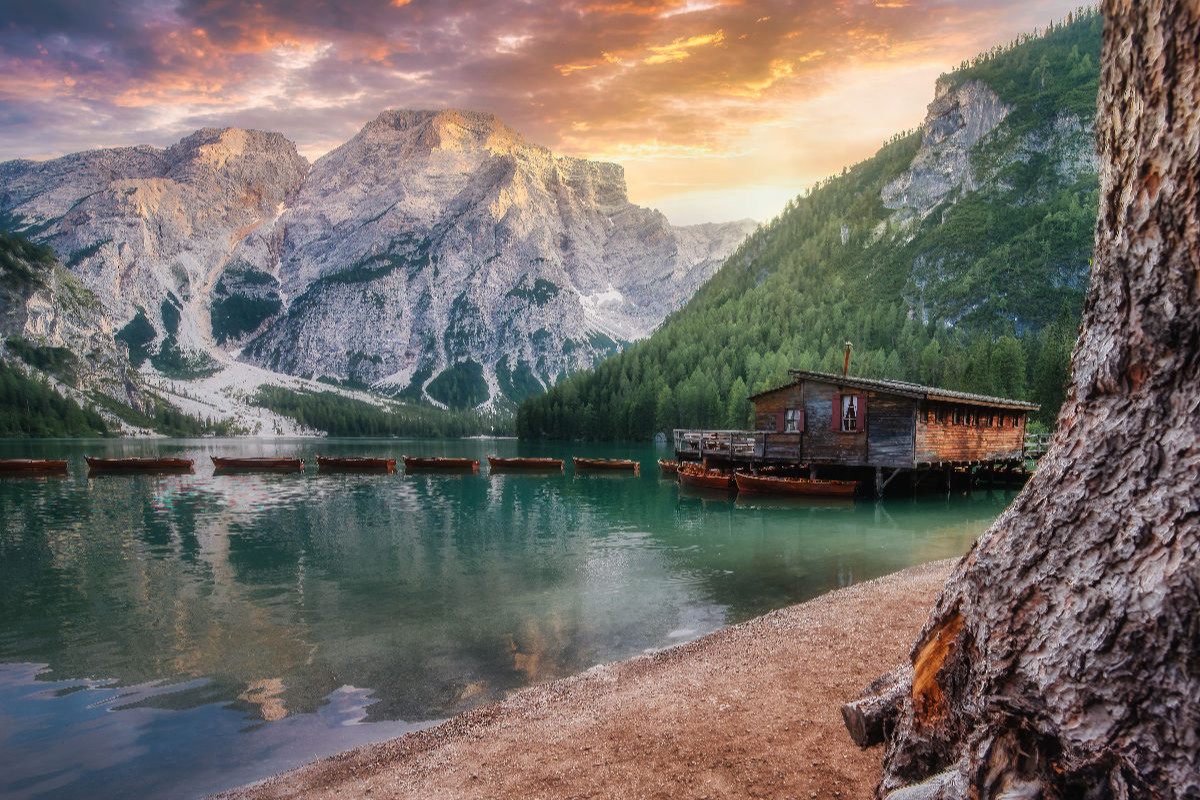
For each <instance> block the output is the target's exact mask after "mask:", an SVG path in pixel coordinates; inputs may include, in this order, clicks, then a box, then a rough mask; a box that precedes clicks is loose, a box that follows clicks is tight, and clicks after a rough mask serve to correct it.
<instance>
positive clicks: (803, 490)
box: [734, 472, 858, 497]
mask: <svg viewBox="0 0 1200 800" xmlns="http://www.w3.org/2000/svg"><path fill="white" fill-rule="evenodd" d="M734 480H735V481H736V482H737V488H738V491H739V492H752V493H758V494H775V495H789V496H792V497H853V496H854V494H855V492H857V491H858V481H822V480H816V479H814V478H776V477H767V476H764V475H748V474H746V473H744V472H739V473H737V474H736V475H734Z"/></svg>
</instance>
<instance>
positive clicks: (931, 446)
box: [675, 370, 1039, 498]
mask: <svg viewBox="0 0 1200 800" xmlns="http://www.w3.org/2000/svg"><path fill="white" fill-rule="evenodd" d="M789 375H790V376H791V380H790V381H789V382H788V383H786V384H784V385H782V386H777V387H775V388H773V389H768V390H767V391H765V392H759V393H758V394H755V395H751V396H750V398H749V399H750V401H751V402H752V403H753V404H754V428H755V429H754V430H753V431H708V430H685V429H677V430H676V431H675V455H676V458H678V459H680V460H681V461H703V462H705V463H706V464H708V465H709V466H714V467H723V468H728V469H743V470H750V471H753V472H757V471H758V470H760V469H764V468H778V469H784V470H790V471H797V472H799V471H803V470H808V474H809V475H810V476H812V477H820V478H848V479H854V480H860V481H863V483H864V486H873V487H874V494H875V496H876V497H877V498H878V497H882V496H883V492H884V490H885V489H886V488H887V487H888V485H889V484H891V483H892V481H893V480H895V479H896V478H897V477H898V476H904V479H906V480H904V482H905V483H906V484H907V485H909V486H912V487H916V486H918V485H920V484H921V482H922V481H926V482H928V480H929V479H930V478H932V477H936V478H937V479H938V485H939V486H943V487H945V488H946V489H949V487H950V485H951V482H952V481H953V480H954V478H955V476H956V475H958V476H961V475H963V474H964V473H972V474H979V475H981V476H986V477H987V478H988V479H989V480H1004V479H1006V478H1008V477H1009V476H1010V475H1012V474H1013V473H1014V472H1016V473H1019V472H1020V471H1022V470H1023V469H1024V464H1025V461H1026V459H1027V458H1030V457H1035V456H1036V455H1037V454H1036V453H1033V454H1031V452H1030V451H1029V450H1027V447H1026V435H1025V423H1026V419H1027V416H1028V414H1029V412H1031V411H1037V410H1038V408H1039V406H1038V405H1037V404H1035V403H1027V402H1024V401H1022V400H1011V399H1008V398H1003V397H988V396H986V395H979V394H970V393H967V392H954V391H950V390H947V389H939V388H937V387H933V386H922V385H920V384H916V383H907V382H904V381H892V380H876V379H870V378H855V377H851V376H848V375H837V374H833V373H826V372H810V371H805V370H791V371H789Z"/></svg>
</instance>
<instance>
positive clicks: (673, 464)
mask: <svg viewBox="0 0 1200 800" xmlns="http://www.w3.org/2000/svg"><path fill="white" fill-rule="evenodd" d="M658 469H659V471H660V472H662V474H663V475H670V476H671V477H675V476H676V475H678V474H679V462H678V461H668V460H667V459H665V458H660V459H659V460H658Z"/></svg>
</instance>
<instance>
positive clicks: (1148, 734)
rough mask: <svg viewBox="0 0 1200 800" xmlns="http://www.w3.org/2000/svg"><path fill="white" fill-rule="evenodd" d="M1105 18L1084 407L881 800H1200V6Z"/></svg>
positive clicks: (973, 573)
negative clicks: (897, 793) (892, 799)
mask: <svg viewBox="0 0 1200 800" xmlns="http://www.w3.org/2000/svg"><path fill="white" fill-rule="evenodd" d="M1103 11H1104V13H1105V16H1106V17H1107V25H1106V30H1105V36H1104V61H1103V73H1102V80H1101V90H1100V103H1099V116H1098V120H1097V126H1096V127H1097V140H1098V148H1099V151H1100V154H1101V161H1102V165H1101V201H1100V215H1099V219H1098V221H1097V226H1096V250H1095V258H1094V264H1093V268H1092V285H1091V289H1090V292H1089V295H1088V300H1087V305H1086V307H1085V310H1084V324H1083V328H1082V332H1081V335H1080V338H1079V342H1078V344H1077V345H1076V349H1075V352H1074V355H1073V359H1072V367H1073V379H1072V386H1071V390H1070V393H1069V396H1068V398H1067V402H1066V404H1065V405H1064V406H1063V409H1062V411H1061V412H1060V415H1059V420H1058V430H1057V433H1056V435H1055V438H1054V442H1053V444H1052V446H1051V450H1050V452H1049V453H1048V454H1047V455H1046V456H1045V457H1044V458H1043V459H1042V463H1041V465H1040V467H1039V468H1038V471H1037V474H1036V475H1035V477H1034V478H1033V480H1032V481H1031V482H1030V484H1029V485H1028V486H1027V487H1026V488H1025V490H1024V491H1023V492H1022V493H1021V494H1020V495H1019V496H1018V497H1017V499H1016V501H1015V502H1014V503H1013V505H1012V507H1011V508H1009V509H1008V511H1006V512H1005V513H1004V514H1003V515H1002V516H1001V517H1000V518H999V519H998V520H997V521H996V523H995V524H994V525H993V526H992V527H991V529H990V530H989V531H988V532H987V533H985V534H984V535H983V536H982V537H981V538H980V539H979V541H978V542H977V543H976V545H975V546H974V547H973V548H972V549H971V551H970V552H969V553H968V554H967V555H966V556H965V557H964V558H963V560H962V561H961V562H960V563H959V565H958V566H957V567H956V569H955V571H954V573H953V574H952V575H951V577H950V579H949V581H948V582H947V584H946V587H945V588H944V589H943V592H942V595H941V596H940V597H939V599H938V600H937V602H936V604H935V606H934V609H933V611H932V613H931V616H930V619H929V621H928V623H927V624H926V626H925V629H924V631H923V632H922V634H921V636H920V637H919V638H918V640H917V642H916V644H915V645H914V647H913V650H912V664H913V678H912V683H911V691H906V692H904V700H903V707H902V709H901V710H900V712H899V714H898V715H897V719H896V721H895V728H894V730H893V732H892V735H891V737H890V739H889V741H888V743H887V751H886V755H885V760H884V770H883V777H882V779H881V782H880V785H879V789H878V795H879V796H880V797H883V796H885V795H887V794H888V793H889V792H891V791H893V790H896V789H897V788H899V787H903V786H910V785H914V786H913V788H912V789H910V790H906V791H908V792H909V794H906V795H904V796H912V797H928V798H960V797H961V798H966V797H971V798H979V799H980V800H986V799H987V798H999V797H1022V798H1024V797H1028V798H1034V797H1041V798H1110V797H1111V798H1135V797H1136V798H1142V797H1159V798H1194V797H1200V269H1198V265H1200V57H1198V56H1200V0H1139V2H1132V1H1131V0H1105V2H1104V7H1103ZM935 776H936V777H935Z"/></svg>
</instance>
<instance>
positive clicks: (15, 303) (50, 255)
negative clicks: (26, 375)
mask: <svg viewBox="0 0 1200 800" xmlns="http://www.w3.org/2000/svg"><path fill="white" fill-rule="evenodd" d="M0 267H2V268H3V271H2V273H0V337H3V338H4V340H5V341H4V345H3V347H4V350H5V351H6V353H7V354H8V355H10V356H11V357H15V358H16V359H17V360H20V361H23V362H25V363H26V364H28V365H30V366H33V367H35V368H38V369H39V370H41V371H43V372H49V373H51V374H53V375H54V376H55V378H56V379H57V381H58V383H59V384H60V385H61V388H62V389H65V390H66V391H67V392H68V393H78V395H82V394H86V393H89V392H99V393H101V394H104V395H107V396H109V397H112V398H113V399H116V400H119V401H121V402H125V403H136V402H137V389H136V387H134V386H133V385H132V384H131V383H130V381H129V380H128V374H127V373H128V367H129V361H128V358H127V356H126V349H125V348H124V347H122V346H120V345H119V344H118V342H117V340H116V339H115V338H114V334H115V333H116V331H115V329H114V327H113V324H112V320H111V319H110V318H109V316H108V314H107V313H106V312H105V311H104V308H103V305H102V304H101V302H100V299H99V298H98V297H97V296H96V295H95V293H93V292H92V291H90V290H88V289H87V288H85V287H84V286H83V285H82V284H81V283H80V281H79V279H78V278H76V277H75V276H74V275H73V274H71V272H70V271H69V270H67V269H66V268H65V267H64V266H63V265H62V264H61V263H60V262H59V260H58V259H57V258H56V257H55V255H54V252H53V251H52V250H51V249H50V248H48V247H41V246H37V245H34V244H32V243H30V242H29V241H28V240H25V239H22V238H18V237H15V236H11V235H9V234H3V233H0ZM78 395H77V396H78Z"/></svg>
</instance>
